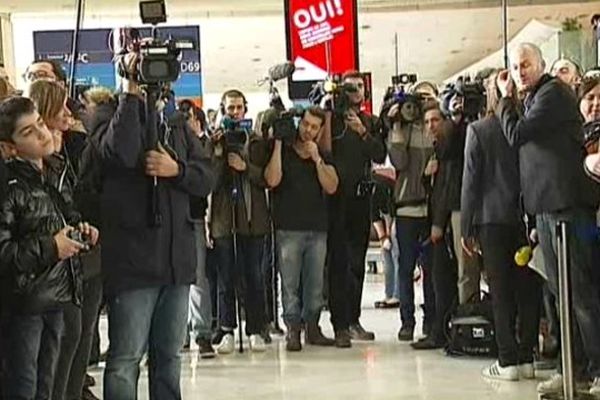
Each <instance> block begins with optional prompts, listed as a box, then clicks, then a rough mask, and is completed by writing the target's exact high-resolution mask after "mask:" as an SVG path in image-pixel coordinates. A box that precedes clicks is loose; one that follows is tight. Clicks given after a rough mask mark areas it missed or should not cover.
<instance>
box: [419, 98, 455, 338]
mask: <svg viewBox="0 0 600 400" xmlns="http://www.w3.org/2000/svg"><path fill="white" fill-rule="evenodd" d="M423 111H424V113H423V123H424V125H425V130H426V132H427V134H428V135H429V136H430V137H431V138H432V139H433V141H434V149H435V154H434V155H433V156H432V159H431V161H430V162H429V163H428V167H427V168H426V169H425V172H424V174H423V178H424V181H425V184H426V185H428V186H429V185H431V187H430V189H431V194H430V196H429V211H430V215H431V218H432V226H431V235H430V240H431V243H432V247H433V249H432V251H433V269H432V275H433V276H432V281H433V289H434V292H435V318H434V320H433V323H432V326H431V329H430V333H429V334H428V335H427V336H426V337H424V338H422V339H421V340H419V341H417V342H416V343H412V344H411V347H412V348H413V349H415V350H432V349H438V348H442V347H444V346H445V344H446V335H445V322H446V316H447V315H448V313H449V312H450V311H451V309H452V306H453V305H454V304H455V303H456V300H457V295H458V291H457V263H456V259H455V257H454V255H453V254H452V249H451V246H450V245H449V240H450V238H449V236H450V234H449V232H450V216H449V213H448V207H447V204H448V193H449V191H450V190H451V187H450V185H451V184H452V180H451V179H448V175H449V174H450V173H452V169H451V167H452V161H453V158H452V157H453V155H452V154H451V153H452V150H454V149H453V148H452V145H453V140H454V139H453V137H452V136H453V135H454V134H455V133H454V125H453V123H452V121H450V120H449V119H447V118H446V116H445V115H444V113H443V112H442V110H441V108H440V106H439V105H438V104H437V103H429V104H427V105H426V106H425V108H424V110H423Z"/></svg>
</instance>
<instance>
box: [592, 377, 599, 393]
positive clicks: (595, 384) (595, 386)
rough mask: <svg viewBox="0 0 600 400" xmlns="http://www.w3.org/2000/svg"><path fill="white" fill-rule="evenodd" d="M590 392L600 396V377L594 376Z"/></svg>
mask: <svg viewBox="0 0 600 400" xmlns="http://www.w3.org/2000/svg"><path fill="white" fill-rule="evenodd" d="M590 394H591V395H593V396H595V397H600V378H594V381H593V382H592V385H591V386H590Z"/></svg>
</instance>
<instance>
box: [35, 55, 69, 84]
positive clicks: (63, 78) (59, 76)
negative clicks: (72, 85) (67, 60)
mask: <svg viewBox="0 0 600 400" xmlns="http://www.w3.org/2000/svg"><path fill="white" fill-rule="evenodd" d="M39 63H46V64H50V65H51V66H52V72H54V75H56V81H57V82H65V83H66V82H67V74H66V72H65V70H64V69H63V67H62V65H61V64H60V63H59V62H58V61H56V60H49V59H46V60H44V59H37V60H35V61H34V62H32V63H31V64H30V65H33V64H39Z"/></svg>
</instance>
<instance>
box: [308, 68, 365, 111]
mask: <svg viewBox="0 0 600 400" xmlns="http://www.w3.org/2000/svg"><path fill="white" fill-rule="evenodd" d="M358 91H359V89H358V87H356V85H353V84H351V83H344V82H343V81H342V79H341V77H340V76H339V75H335V76H333V77H330V78H327V79H326V80H325V81H322V82H318V83H317V84H315V85H314V86H313V88H312V89H311V91H310V93H309V94H308V100H309V101H310V102H311V103H312V104H314V105H320V104H321V101H322V100H323V98H324V97H325V96H326V95H331V94H332V95H333V102H332V104H327V105H325V108H326V109H328V110H329V111H333V112H335V113H336V114H343V113H345V112H346V111H348V110H349V109H350V106H351V104H350V97H349V95H350V94H352V93H356V92H358Z"/></svg>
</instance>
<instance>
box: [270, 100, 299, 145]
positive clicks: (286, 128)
mask: <svg viewBox="0 0 600 400" xmlns="http://www.w3.org/2000/svg"><path fill="white" fill-rule="evenodd" d="M303 115H304V110H301V109H298V108H291V109H289V110H286V111H284V112H281V113H280V114H279V115H278V116H277V117H276V118H275V120H274V121H273V123H272V124H271V126H272V128H273V137H274V138H275V139H276V140H281V141H282V142H284V143H286V144H292V143H293V142H294V140H295V139H296V136H297V135H298V125H299V121H300V119H301V118H302V116H303Z"/></svg>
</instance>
